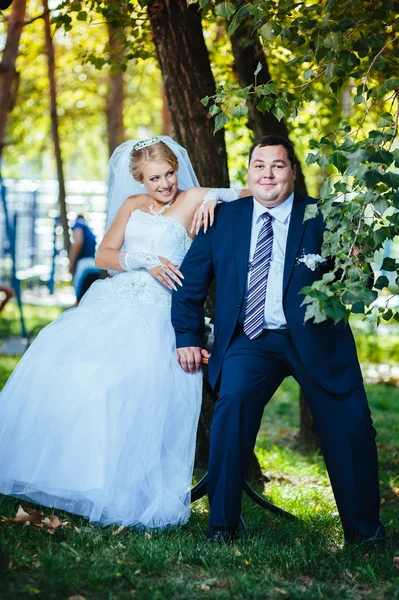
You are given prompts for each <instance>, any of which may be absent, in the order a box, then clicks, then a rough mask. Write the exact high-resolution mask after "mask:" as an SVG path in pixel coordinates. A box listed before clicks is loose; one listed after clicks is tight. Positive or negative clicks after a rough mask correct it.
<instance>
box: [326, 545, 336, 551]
mask: <svg viewBox="0 0 399 600" xmlns="http://www.w3.org/2000/svg"><path fill="white" fill-rule="evenodd" d="M328 551H329V552H336V551H337V549H336V547H335V546H329V547H328Z"/></svg>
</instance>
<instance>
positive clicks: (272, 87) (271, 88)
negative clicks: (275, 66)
mask: <svg viewBox="0 0 399 600" xmlns="http://www.w3.org/2000/svg"><path fill="white" fill-rule="evenodd" d="M275 91H276V84H275V83H265V84H264V85H257V86H256V88H255V94H256V95H257V96H267V95H268V94H274V92H275Z"/></svg>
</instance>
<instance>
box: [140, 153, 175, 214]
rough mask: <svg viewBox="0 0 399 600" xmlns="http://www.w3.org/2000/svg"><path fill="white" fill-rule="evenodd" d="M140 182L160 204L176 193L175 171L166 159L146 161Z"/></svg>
mask: <svg viewBox="0 0 399 600" xmlns="http://www.w3.org/2000/svg"><path fill="white" fill-rule="evenodd" d="M142 183H144V185H145V187H146V188H147V192H148V193H149V195H150V196H151V197H152V198H154V200H156V201H157V202H160V203H162V204H167V203H168V202H170V201H171V200H173V198H174V197H175V196H176V194H177V190H178V186H177V172H176V171H175V169H174V168H173V167H172V166H171V165H170V163H168V162H167V161H166V160H160V161H158V160H157V161H151V162H148V163H147V164H146V165H145V167H144V169H143V175H142Z"/></svg>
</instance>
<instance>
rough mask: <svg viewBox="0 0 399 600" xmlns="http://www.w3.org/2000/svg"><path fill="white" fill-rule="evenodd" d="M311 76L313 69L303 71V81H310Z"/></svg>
mask: <svg viewBox="0 0 399 600" xmlns="http://www.w3.org/2000/svg"><path fill="white" fill-rule="evenodd" d="M312 75H313V69H307V70H306V71H305V74H304V76H303V78H304V80H305V81H307V80H308V79H310V78H311V77H312Z"/></svg>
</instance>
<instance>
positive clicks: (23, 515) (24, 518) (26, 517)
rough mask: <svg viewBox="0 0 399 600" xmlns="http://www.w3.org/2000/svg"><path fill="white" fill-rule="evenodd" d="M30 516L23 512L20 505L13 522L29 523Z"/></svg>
mask: <svg viewBox="0 0 399 600" xmlns="http://www.w3.org/2000/svg"><path fill="white" fill-rule="evenodd" d="M29 520H30V516H29V515H28V513H27V512H25V511H24V509H23V508H22V506H21V505H19V506H18V510H17V514H16V515H15V517H14V521H29Z"/></svg>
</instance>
